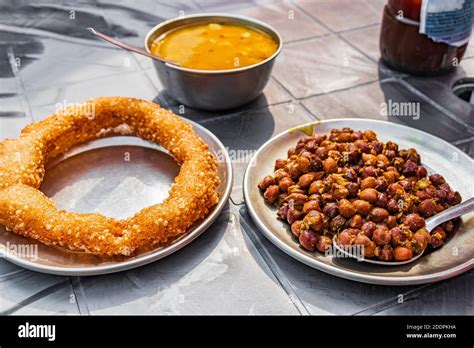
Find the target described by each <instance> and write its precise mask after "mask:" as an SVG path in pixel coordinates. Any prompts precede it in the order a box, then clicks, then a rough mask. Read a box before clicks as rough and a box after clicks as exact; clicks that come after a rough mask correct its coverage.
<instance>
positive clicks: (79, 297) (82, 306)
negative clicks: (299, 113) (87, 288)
mask: <svg viewBox="0 0 474 348" xmlns="http://www.w3.org/2000/svg"><path fill="white" fill-rule="evenodd" d="M69 283H70V284H71V288H72V292H73V293H72V295H73V296H74V301H75V303H76V306H77V310H78V311H79V314H80V315H90V311H89V306H88V305H87V297H86V294H85V292H84V288H83V287H82V283H81V278H80V277H69Z"/></svg>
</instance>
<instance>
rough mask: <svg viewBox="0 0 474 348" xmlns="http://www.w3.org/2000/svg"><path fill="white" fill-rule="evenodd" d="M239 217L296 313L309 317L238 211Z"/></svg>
mask: <svg viewBox="0 0 474 348" xmlns="http://www.w3.org/2000/svg"><path fill="white" fill-rule="evenodd" d="M239 216H240V220H241V222H243V223H244V224H245V225H246V227H247V228H243V230H244V232H245V234H246V235H247V236H248V237H249V239H250V241H251V242H252V244H253V245H254V246H255V249H256V250H257V251H258V253H259V254H260V256H261V257H262V259H263V261H264V262H265V264H266V265H267V266H268V268H269V269H270V271H271V272H272V274H273V275H274V276H275V278H276V279H277V281H278V283H279V284H280V286H281V288H282V289H283V291H285V293H286V294H287V295H288V297H289V299H290V303H291V304H293V305H294V306H295V307H296V309H297V311H298V312H299V313H300V314H301V315H304V316H307V315H311V312H310V311H309V310H308V308H307V307H306V306H305V304H304V303H303V301H302V300H301V299H300V298H299V296H298V295H297V293H296V291H295V290H294V289H293V286H292V285H291V283H290V281H289V280H288V278H287V277H286V276H285V275H284V273H283V272H281V270H280V267H278V265H277V263H276V262H275V260H274V259H273V257H272V256H271V255H270V253H269V252H268V250H267V249H266V248H265V247H264V245H263V244H262V243H261V242H260V241H259V239H258V236H257V235H256V234H255V232H254V231H253V229H252V227H251V226H250V225H249V223H248V222H247V221H246V219H245V218H244V216H243V215H242V213H241V212H240V209H239ZM247 230H248V231H247Z"/></svg>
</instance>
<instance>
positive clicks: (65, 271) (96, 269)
mask: <svg viewBox="0 0 474 348" xmlns="http://www.w3.org/2000/svg"><path fill="white" fill-rule="evenodd" d="M181 118H182V119H184V120H185V121H186V122H188V123H190V124H191V125H192V126H193V128H194V129H199V130H200V131H202V132H203V133H204V134H206V136H208V137H209V138H210V139H211V140H212V141H214V142H215V143H216V144H217V145H218V150H219V151H221V158H218V159H217V160H218V161H220V162H224V163H225V169H226V173H225V174H226V175H227V182H226V185H225V187H224V192H223V194H222V195H221V197H219V202H218V203H217V204H216V206H215V207H214V209H213V210H212V211H211V212H210V213H209V214H208V215H207V216H206V217H205V218H204V220H203V221H202V222H201V224H200V225H199V226H197V227H196V228H195V229H193V230H192V231H190V232H188V233H186V234H184V235H183V236H182V237H181V238H180V239H179V240H178V241H177V242H176V243H173V244H171V245H169V246H167V247H164V248H162V249H159V250H156V251H155V252H150V253H149V254H146V255H144V256H143V257H138V258H135V259H132V260H128V261H119V262H113V263H110V264H106V265H103V266H100V265H98V266H86V267H62V266H56V265H42V264H39V263H37V262H34V261H31V260H28V259H24V258H21V257H19V256H17V255H14V254H11V253H9V252H8V251H7V250H6V249H5V248H1V249H0V258H2V259H4V260H7V261H9V262H11V263H13V264H15V265H17V266H20V267H23V268H25V269H29V270H32V271H36V272H40V273H47V274H54V275H59V276H94V275H101V274H110V273H116V272H121V271H125V270H129V269H132V268H136V267H140V266H144V265H146V264H149V263H152V262H155V261H158V260H160V259H162V258H164V257H166V256H169V255H171V254H173V253H175V252H177V251H178V250H180V249H182V248H184V247H185V246H186V245H188V244H190V243H191V242H192V241H194V240H195V239H196V238H197V237H199V236H200V235H201V234H203V233H204V232H205V231H206V230H207V229H208V228H209V227H211V226H212V224H213V223H214V222H215V221H216V220H217V218H218V217H219V215H220V213H221V212H222V211H223V210H224V207H225V206H226V204H227V203H228V201H229V197H230V194H231V192H232V187H233V180H234V173H233V167H232V161H231V159H230V156H229V153H228V152H227V149H226V148H225V146H224V144H223V143H222V142H221V141H220V140H219V138H218V137H217V136H216V135H215V134H214V133H212V132H211V131H210V130H209V129H207V128H206V127H204V126H203V125H200V124H199V123H197V122H195V121H193V120H190V119H188V118H185V117H181ZM112 136H113V137H114V136H116V137H121V136H122V135H120V134H114V135H112ZM126 136H127V135H126ZM132 137H133V138H138V139H141V140H143V141H146V142H149V141H147V140H145V139H142V138H140V137H137V136H133V135H132ZM106 138H107V137H104V138H98V139H94V140H101V139H106ZM203 140H204V139H203ZM87 143H90V142H86V143H84V144H81V145H86V144H87ZM151 144H152V145H159V144H155V143H151ZM206 144H207V142H206ZM123 145H127V144H123ZM207 145H208V146H209V144H207ZM112 146H113V145H112ZM135 146H142V145H135ZM71 150H72V149H71ZM157 151H158V150H157ZM59 156H61V154H60V155H59Z"/></svg>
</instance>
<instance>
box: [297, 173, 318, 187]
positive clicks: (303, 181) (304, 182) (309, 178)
mask: <svg viewBox="0 0 474 348" xmlns="http://www.w3.org/2000/svg"><path fill="white" fill-rule="evenodd" d="M313 180H314V174H312V173H308V174H303V175H301V176H300V178H299V180H298V185H300V186H301V187H302V188H308V187H309V186H310V185H311V183H312V182H313Z"/></svg>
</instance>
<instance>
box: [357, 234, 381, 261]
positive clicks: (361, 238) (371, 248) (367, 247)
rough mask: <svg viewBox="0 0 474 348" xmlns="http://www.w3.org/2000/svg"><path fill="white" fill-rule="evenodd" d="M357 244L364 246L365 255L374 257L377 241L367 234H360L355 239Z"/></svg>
mask: <svg viewBox="0 0 474 348" xmlns="http://www.w3.org/2000/svg"><path fill="white" fill-rule="evenodd" d="M354 244H355V245H361V246H363V252H364V257H368V258H370V257H373V256H374V252H375V247H376V245H375V243H374V242H373V241H371V240H370V238H369V237H367V236H366V235H365V234H359V235H358V236H357V237H356V239H355V240H354Z"/></svg>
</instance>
